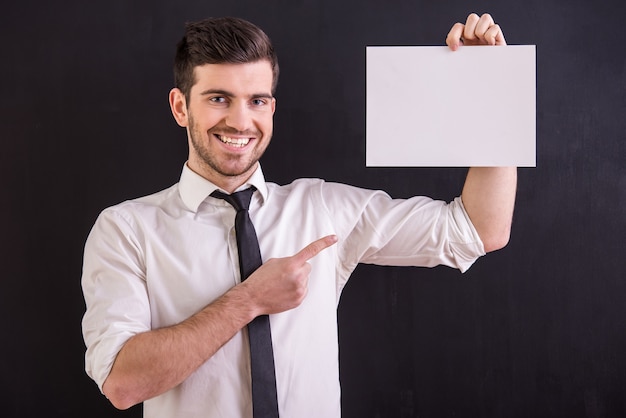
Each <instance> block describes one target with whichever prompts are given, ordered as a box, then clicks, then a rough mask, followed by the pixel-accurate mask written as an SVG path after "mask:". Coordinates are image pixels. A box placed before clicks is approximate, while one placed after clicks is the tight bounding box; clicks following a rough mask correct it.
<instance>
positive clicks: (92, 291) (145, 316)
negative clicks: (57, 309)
mask: <svg viewBox="0 0 626 418" xmlns="http://www.w3.org/2000/svg"><path fill="white" fill-rule="evenodd" d="M131 224H132V222H131V220H130V217H124V216H122V215H121V213H120V212H119V211H118V210H116V209H114V208H109V209H106V210H105V211H103V212H102V213H101V214H100V216H99V217H98V219H97V220H96V222H95V224H94V227H93V228H92V230H91V232H90V234H89V236H88V238H87V242H86V244H85V253H84V260H83V275H82V280H81V285H82V289H83V295H84V297H85V304H86V312H85V315H84V317H83V321H82V329H83V338H84V340H85V344H86V346H87V351H86V354H85V370H86V372H87V374H88V375H89V376H90V377H91V378H92V379H93V380H94V381H95V382H96V383H97V384H98V387H99V388H100V390H102V385H103V384H104V381H105V380H106V378H107V377H108V375H109V372H110V371H111V367H112V366H113V362H114V361H115V357H116V356H117V353H118V352H119V351H120V349H121V348H122V346H123V345H124V343H125V342H126V341H127V340H128V339H129V338H131V337H132V336H133V335H135V334H137V333H140V332H143V331H148V330H149V329H150V306H149V303H148V294H147V291H146V281H145V274H144V272H145V268H144V262H143V260H144V257H143V254H142V250H141V246H140V245H139V240H138V239H137V235H136V233H135V232H134V231H133V229H132V228H131Z"/></svg>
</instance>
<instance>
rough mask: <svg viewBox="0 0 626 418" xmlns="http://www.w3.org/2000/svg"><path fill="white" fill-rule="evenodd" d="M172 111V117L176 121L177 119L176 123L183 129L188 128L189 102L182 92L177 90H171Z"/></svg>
mask: <svg viewBox="0 0 626 418" xmlns="http://www.w3.org/2000/svg"><path fill="white" fill-rule="evenodd" d="M170 109H171V110H172V115H173V116H174V119H176V123H178V124H179V125H180V126H182V127H183V128H185V127H187V126H188V124H189V123H188V121H189V115H188V113H187V100H186V99H185V95H184V94H183V92H182V91H180V90H179V89H177V88H173V89H172V90H170Z"/></svg>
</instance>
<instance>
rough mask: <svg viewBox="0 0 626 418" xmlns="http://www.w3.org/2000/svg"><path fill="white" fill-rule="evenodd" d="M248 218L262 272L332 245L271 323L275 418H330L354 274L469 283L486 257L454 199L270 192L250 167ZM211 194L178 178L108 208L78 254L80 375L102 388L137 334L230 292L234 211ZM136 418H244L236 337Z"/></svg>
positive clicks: (329, 187) (336, 189)
mask: <svg viewBox="0 0 626 418" xmlns="http://www.w3.org/2000/svg"><path fill="white" fill-rule="evenodd" d="M248 185H253V186H255V187H256V188H257V189H258V191H257V192H255V193H254V195H253V197H252V202H251V204H250V217H251V219H252V221H253V223H254V225H255V229H256V231H257V235H258V238H259V245H260V248H261V255H262V258H263V260H267V259H269V258H275V257H285V256H291V255H293V254H295V253H297V252H298V251H300V250H301V249H302V248H304V247H305V246H306V245H307V244H309V243H311V242H312V241H314V240H316V239H318V238H321V237H323V236H325V235H329V234H336V235H337V237H338V239H339V240H338V243H337V244H335V245H333V246H331V247H329V248H327V249H325V250H323V251H322V252H321V253H320V254H318V255H317V256H316V257H314V258H313V259H312V260H311V261H310V264H311V265H312V270H311V274H310V279H309V289H308V294H307V296H306V298H305V300H304V301H303V302H302V304H301V305H300V306H299V307H297V308H295V309H292V310H289V311H287V312H283V313H280V314H276V315H270V322H271V329H272V341H273V345H274V356H275V362H276V381H277V389H278V404H279V410H280V415H281V417H287V418H307V417H312V418H320V417H324V418H339V417H340V416H341V411H340V387H339V364H338V339H337V303H338V302H339V296H340V294H341V290H342V289H343V287H344V285H345V284H346V281H347V280H348V277H349V276H350V274H351V273H352V271H353V270H354V269H355V268H356V266H357V264H358V263H369V264H379V265H396V266H406V265H412V266H427V267H431V266H435V265H439V264H444V265H448V266H451V267H455V268H458V269H460V270H461V271H465V270H466V269H467V268H469V266H470V265H471V264H472V263H473V262H474V261H475V260H476V259H477V258H478V257H479V256H481V255H483V254H484V249H483V245H482V242H481V241H480V239H479V237H478V234H477V233H476V231H475V229H474V227H473V226H472V224H471V222H470V220H469V217H468V215H467V213H466V212H465V209H464V208H463V205H462V202H461V199H460V198H456V199H455V200H454V201H452V202H450V203H449V204H448V203H446V202H442V201H435V200H432V199H430V198H427V197H413V198H411V199H407V200H403V199H391V198H390V197H389V196H388V195H387V194H385V193H384V192H381V191H372V190H365V189H360V188H356V187H352V186H348V185H344V184H337V183H328V182H324V181H323V180H319V179H301V180H297V181H294V182H293V183H291V184H289V185H286V186H279V185H276V184H274V183H266V182H265V179H264V177H263V173H262V171H261V169H260V167H259V168H258V169H257V171H256V172H255V173H254V175H253V176H252V178H251V179H250V180H249V181H248V184H247V185H245V186H243V187H242V188H245V187H248ZM216 189H217V187H216V186H215V185H213V184H212V183H210V182H208V181H207V180H205V179H204V178H202V177H200V176H199V175H197V174H196V173H194V172H193V171H191V170H190V169H189V168H188V167H187V166H186V165H185V166H184V168H183V171H182V175H181V178H180V182H179V183H177V184H175V185H174V186H172V187H170V188H168V189H166V190H163V191H161V192H159V193H155V194H153V195H150V196H146V197H143V198H139V199H135V200H131V201H127V202H123V203H121V204H118V205H116V206H113V207H110V208H108V209H105V210H104V211H103V212H102V213H101V214H100V216H99V217H98V219H97V221H96V223H95V225H94V227H93V229H92V231H91V233H90V235H89V237H88V239H87V243H86V246H85V256H84V266H83V277H82V287H83V292H84V296H85V301H86V305H87V311H86V313H85V316H84V318H83V335H84V338H85V343H86V345H87V352H86V370H87V373H88V374H89V376H91V377H92V378H93V379H94V380H95V382H96V383H97V384H98V386H99V387H100V389H102V384H103V383H104V381H105V379H106V378H107V376H108V373H109V372H110V370H111V366H112V364H113V361H114V360H115V357H116V355H117V353H118V352H119V350H120V349H121V347H122V346H123V345H124V343H125V342H126V341H127V340H128V339H129V338H130V337H132V336H133V335H135V334H137V333H140V332H144V331H148V330H151V329H156V328H161V327H167V326H170V325H174V324H177V323H179V322H181V321H183V320H185V319H186V318H188V317H189V316H191V315H193V314H194V313H196V312H198V311H200V310H201V309H202V308H203V307H205V306H206V305H207V304H209V303H211V302H212V301H214V300H215V299H217V298H218V297H220V296H221V295H222V294H224V293H225V292H226V291H227V290H228V289H229V288H231V287H233V286H235V285H236V284H237V283H239V281H240V277H239V268H238V263H237V244H236V241H235V230H234V218H235V210H234V209H233V208H232V206H230V205H229V204H228V203H227V202H225V201H223V200H221V199H216V198H213V197H210V196H209V195H210V194H211V192H213V191H214V190H216ZM144 416H145V417H150V418H153V417H164V418H174V417H176V418H185V417H207V418H217V417H220V418H234V417H237V418H238V417H242V418H249V417H252V406H251V392H250V360H249V347H248V342H247V332H246V329H245V328H244V329H243V330H241V331H240V332H239V333H237V334H236V335H235V336H234V337H233V338H232V339H231V340H230V341H229V342H228V343H226V344H225V345H224V346H223V347H222V348H221V349H220V350H219V351H218V352H217V353H216V354H215V355H214V356H213V357H212V358H211V359H209V360H208V361H207V362H206V363H205V364H204V365H202V366H201V367H200V368H199V369H197V370H196V371H195V372H194V373H193V374H192V375H191V376H190V377H189V378H187V379H186V380H185V381H184V382H183V383H181V384H180V385H178V386H177V387H175V388H173V389H171V390H170V391H168V392H166V393H164V394H162V395H160V396H158V397H156V398H153V399H150V400H148V401H146V402H145V403H144Z"/></svg>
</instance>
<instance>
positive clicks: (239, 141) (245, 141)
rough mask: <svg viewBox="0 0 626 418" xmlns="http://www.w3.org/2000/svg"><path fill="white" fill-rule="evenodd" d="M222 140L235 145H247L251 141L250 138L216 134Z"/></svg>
mask: <svg viewBox="0 0 626 418" xmlns="http://www.w3.org/2000/svg"><path fill="white" fill-rule="evenodd" d="M215 136H216V137H217V138H218V139H219V140H220V141H222V142H223V143H225V144H228V145H232V146H234V147H245V146H246V145H248V142H250V138H231V137H228V136H222V135H215Z"/></svg>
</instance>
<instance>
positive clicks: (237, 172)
mask: <svg viewBox="0 0 626 418" xmlns="http://www.w3.org/2000/svg"><path fill="white" fill-rule="evenodd" d="M214 132H216V133H217V132H219V133H220V134H221V135H245V136H250V137H255V138H261V137H262V133H261V132H259V131H254V132H251V131H245V132H240V131H237V130H234V129H232V128H229V127H223V126H219V125H218V126H215V127H213V128H211V129H210V130H209V131H208V132H202V131H201V130H200V129H199V128H198V127H197V125H196V123H195V120H194V118H193V116H192V115H191V114H190V115H189V136H190V139H191V141H190V142H191V146H192V147H193V149H194V151H195V154H196V155H197V156H198V157H199V160H200V162H201V163H202V164H203V165H205V167H206V168H208V169H209V170H211V171H213V172H215V173H217V174H218V175H220V176H225V177H238V176H241V175H244V174H246V173H249V172H250V171H251V170H252V168H253V167H255V166H256V164H257V162H258V161H259V159H260V158H261V156H262V155H263V153H264V152H265V148H266V147H267V144H268V143H269V140H270V138H271V136H269V137H267V138H264V141H265V144H263V145H262V146H261V147H260V148H259V146H258V145H257V146H255V147H254V149H253V150H252V152H251V153H247V154H245V155H241V154H235V153H233V154H230V155H229V154H226V153H220V155H217V153H215V152H213V151H212V150H211V149H210V146H209V142H210V141H212V140H213V135H214ZM256 141H258V139H257V140H256Z"/></svg>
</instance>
